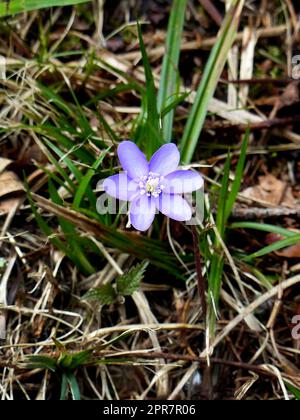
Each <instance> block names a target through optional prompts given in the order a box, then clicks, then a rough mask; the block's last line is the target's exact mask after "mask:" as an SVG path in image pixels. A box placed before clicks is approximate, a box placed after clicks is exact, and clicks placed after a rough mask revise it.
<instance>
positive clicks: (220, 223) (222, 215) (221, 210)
mask: <svg viewBox="0 0 300 420" xmlns="http://www.w3.org/2000/svg"><path fill="white" fill-rule="evenodd" d="M230 164H231V154H230V153H228V155H227V159H226V162H225V165H224V172H223V180H222V185H221V190H220V196H219V201H218V212H217V220H216V224H217V228H218V230H219V232H220V234H221V236H222V238H223V236H224V233H225V227H226V222H227V220H226V206H227V198H228V191H229V175H230Z"/></svg>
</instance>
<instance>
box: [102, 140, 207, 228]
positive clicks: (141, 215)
mask: <svg viewBox="0 0 300 420" xmlns="http://www.w3.org/2000/svg"><path fill="white" fill-rule="evenodd" d="M118 157H119V160H120V163H121V165H122V167H123V169H124V172H120V173H119V174H117V175H113V176H110V177H109V178H107V179H106V180H105V181H104V184H103V186H104V190H105V192H106V193H107V194H109V195H110V196H112V197H114V198H117V199H119V200H124V201H130V210H129V212H130V221H131V224H132V225H133V227H134V228H135V229H137V230H140V231H145V230H147V229H149V227H150V226H151V224H152V222H153V220H154V217H155V213H156V210H159V211H160V212H161V213H163V214H164V215H165V216H168V217H170V218H171V219H174V220H177V221H188V220H190V219H191V218H192V209H191V207H190V205H189V204H188V202H187V201H186V200H185V199H184V198H183V197H182V194H185V193H191V192H193V191H196V190H198V189H200V188H201V187H202V186H203V178H202V177H201V175H200V174H198V173H197V172H194V171H191V170H177V168H178V165H179V161H180V154H179V150H178V148H177V146H176V145H175V144H173V143H168V144H165V145H164V146H162V147H161V148H160V149H158V150H157V151H156V152H155V153H154V155H153V156H152V158H151V159H150V162H148V161H147V159H146V156H145V155H144V153H142V152H141V151H140V149H139V148H138V147H137V146H136V144H135V143H133V142H131V141H123V142H122V143H120V145H119V147H118Z"/></svg>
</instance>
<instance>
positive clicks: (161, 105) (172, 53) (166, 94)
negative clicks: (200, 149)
mask: <svg viewBox="0 0 300 420" xmlns="http://www.w3.org/2000/svg"><path fill="white" fill-rule="evenodd" d="M186 5H187V0H174V1H173V4H172V10H171V15H170V19H169V24H168V33H167V41H166V54H165V56H164V60H163V65H162V71H161V79H160V85H159V90H158V97H157V106H158V111H159V113H160V114H161V113H162V111H163V110H164V109H165V108H166V107H168V106H169V105H170V103H171V102H172V96H173V95H174V94H175V93H176V84H177V78H178V62H179V55H180V45H181V36H182V30H183V25H184V16H185V9H186ZM173 118H174V108H172V109H170V111H169V112H168V113H167V114H166V115H165V116H164V117H163V118H162V131H163V138H164V140H165V141H166V142H170V141H171V139H172V129H173Z"/></svg>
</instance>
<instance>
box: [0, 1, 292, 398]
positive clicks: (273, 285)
mask: <svg viewBox="0 0 300 420" xmlns="http://www.w3.org/2000/svg"><path fill="white" fill-rule="evenodd" d="M119 3H120V4H119V5H118V9H117V10H119V13H120V16H121V15H122V19H121V20H123V21H125V22H126V24H125V25H122V23H121V22H120V20H118V18H117V16H116V15H113V16H112V18H111V19H109V17H108V16H109V15H108V14H109V13H112V10H111V8H109V7H108V6H107V10H106V9H105V8H106V5H104V9H103V7H102V5H103V2H101V1H98V2H96V1H95V2H94V3H93V6H92V5H81V6H79V7H77V8H76V9H72V8H56V9H54V10H53V11H52V12H51V13H50V12H49V11H48V10H45V11H42V12H41V11H39V12H32V13H29V14H24V15H17V16H15V17H12V18H10V19H9V20H2V21H1V23H0V31H1V34H0V37H1V44H0V54H2V55H5V56H6V57H7V63H6V64H7V69H6V70H7V78H6V79H5V80H1V81H0V163H1V162H4V161H3V159H10V162H9V166H6V163H5V167H3V169H2V166H1V165H0V170H1V172H4V171H8V170H10V171H12V172H14V173H15V174H16V175H17V177H18V180H19V182H20V183H21V185H22V188H23V187H24V188H27V189H28V190H29V191H30V193H31V198H32V201H33V203H34V206H35V208H36V214H34V213H33V209H32V207H31V206H30V202H29V200H28V193H24V190H23V191H22V188H20V189H19V190H17V191H15V190H11V191H8V192H7V193H5V194H3V195H2V196H0V214H1V216H0V223H1V225H0V257H1V258H0V396H1V398H2V399H4V400H5V399H7V400H12V399H39V400H44V399H57V398H59V396H60V387H61V377H62V374H63V372H66V371H68V369H69V368H70V360H71V359H72V360H73V361H74V359H76V357H77V356H78V355H79V354H80V352H82V351H85V350H87V351H89V353H88V354H87V355H86V357H84V358H83V359H82V361H81V362H80V363H78V365H77V366H75V367H74V369H71V370H72V373H75V376H76V379H77V382H78V384H79V388H80V394H81V397H82V398H84V399H112V400H117V399H158V398H166V399H169V400H173V399H182V400H184V399H209V398H213V399H218V398H219V399H237V400H239V399H250V400H255V399H263V400H274V399H290V398H294V396H293V393H292V392H291V387H290V386H292V387H293V388H296V389H298V390H299V389H300V373H299V367H298V366H299V355H300V347H299V343H300V341H299V340H296V339H293V338H292V336H291V329H292V327H293V325H292V318H293V316H295V315H297V314H299V282H300V275H299V272H300V267H299V263H298V260H299V256H298V257H296V258H289V257H287V256H282V255H281V256H280V255H277V254H276V253H269V254H267V255H264V256H262V257H260V258H257V259H255V260H254V261H252V262H251V264H250V263H249V264H247V263H246V262H245V261H243V259H242V258H241V255H248V254H251V253H252V252H254V251H255V250H257V249H260V248H263V246H265V242H264V241H265V236H264V234H261V232H258V233H257V231H255V234H254V235H253V231H251V230H250V231H249V230H247V229H230V230H229V231H228V234H227V235H226V238H225V239H224V238H223V237H222V235H221V234H220V232H219V231H218V229H217V228H216V223H215V216H216V212H217V209H216V199H215V197H216V194H217V193H218V187H219V186H220V184H221V183H222V174H223V171H224V163H225V159H226V156H227V150H228V147H232V146H233V159H232V163H231V172H230V176H231V177H232V176H233V174H234V169H235V166H236V163H237V161H236V155H238V154H239V144H240V139H241V132H243V131H244V129H245V126H246V125H248V124H250V126H251V125H253V126H254V129H253V131H252V132H251V137H250V148H249V150H248V154H247V164H246V167H245V171H244V186H245V187H248V186H253V185H257V184H258V182H259V181H258V178H259V175H262V174H264V173H273V174H274V175H275V176H277V177H278V178H280V179H282V180H283V181H284V182H285V183H286V185H287V186H290V187H291V188H292V193H293V197H294V198H295V203H296V206H297V207H296V209H291V211H290V212H289V211H288V210H287V209H286V208H285V207H284V206H282V205H281V203H279V204H274V205H272V204H270V203H269V202H268V201H263V200H262V199H260V198H258V197H255V196H253V197H249V196H245V195H244V194H243V193H240V194H239V195H238V199H237V203H236V207H235V209H234V213H233V218H232V220H231V222H233V221H235V220H236V219H239V218H240V216H239V214H240V213H243V215H242V217H241V218H242V219H243V220H253V217H255V214H254V216H253V211H252V213H251V210H252V208H253V207H254V208H259V209H260V211H261V213H260V214H259V217H258V216H257V217H256V219H257V222H258V223H262V222H263V221H264V222H269V223H270V224H273V225H274V226H277V227H283V228H288V229H290V228H292V229H294V230H297V232H299V198H300V189H299V180H300V167H299V144H300V142H299V138H300V137H299V136H300V132H299V115H298V114H297V109H296V107H297V106H299V98H297V97H295V95H294V96H292V97H291V96H290V97H288V98H286V96H285V97H284V95H285V92H286V80H287V79H288V78H289V77H290V73H291V68H290V67H289V66H290V64H289V63H290V62H291V60H290V59H291V57H290V55H291V54H292V51H293V46H294V45H296V42H297V40H299V34H298V30H299V19H298V18H297V16H299V13H300V10H297V8H296V6H293V5H292V3H291V2H284V10H283V9H282V6H281V3H280V2H277V1H274V2H273V1H272V2H265V1H261V2H258V3H259V5H260V9H259V10H260V12H259V13H257V11H256V8H254V6H253V2H251V1H249V2H246V6H245V10H244V14H243V19H242V24H241V28H240V30H241V32H240V33H239V34H238V35H237V37H236V44H235V45H238V46H239V47H241V48H238V47H234V48H233V49H232V50H231V53H230V57H229V60H228V61H229V62H228V67H229V68H230V74H231V75H232V76H233V77H234V78H236V79H240V80H244V79H247V80H248V81H249V79H251V80H252V82H251V81H250V82H249V83H243V84H240V83H234V84H229V86H228V81H226V78H227V77H228V73H227V71H225V72H224V73H223V75H222V83H220V84H219V87H218V90H217V93H216V97H215V98H214V99H213V100H212V101H211V102H210V105H209V116H208V118H207V125H206V126H205V129H204V131H203V133H202V136H201V139H200V142H199V145H198V148H197V151H196V153H195V156H194V160H193V163H192V166H193V167H196V168H200V170H201V171H202V172H203V175H204V177H205V179H206V181H207V185H206V197H205V200H206V209H207V217H206V219H205V220H204V223H203V226H202V230H201V231H200V242H201V251H202V254H205V252H204V249H203V241H205V244H206V248H208V249H209V250H211V252H212V253H213V252H214V245H213V242H212V239H211V238H212V236H211V235H216V237H217V238H218V241H219V243H220V244H221V245H220V251H219V252H220V254H221V255H222V257H224V261H225V264H224V270H223V284H222V290H221V301H220V307H219V309H216V310H217V311H218V314H217V315H218V323H217V327H216V334H215V336H214V337H213V339H212V340H211V341H210V340H209V338H210V337H209V333H208V329H207V326H206V323H205V319H204V318H205V316H204V314H203V305H201V299H200V297H199V294H198V281H197V280H198V277H199V272H198V276H197V272H196V268H195V263H194V260H193V254H194V248H193V241H192V235H191V231H190V229H189V228H187V227H183V226H181V225H180V224H178V223H173V222H172V223H169V222H167V221H166V220H160V221H161V223H160V225H157V226H155V227H154V228H153V230H152V231H151V232H149V234H148V236H149V237H150V236H151V234H152V236H153V237H155V239H157V240H158V241H159V248H158V250H156V251H155V252H156V254H155V253H154V251H153V255H149V256H148V257H147V253H148V252H149V251H148V249H146V248H145V247H146V246H147V244H148V242H145V240H147V238H141V235H139V234H137V233H135V232H130V233H126V234H125V235H124V236H122V237H118V238H117V239H116V238H115V236H114V232H120V231H121V232H124V231H126V217H124V216H123V217H120V218H119V219H117V221H115V220H111V219H106V220H105V221H103V220H99V219H97V220H95V219H94V218H93V217H92V216H91V214H90V213H88V212H87V211H86V212H84V211H81V210H82V208H83V207H84V206H83V205H82V208H81V209H80V208H74V207H73V208H72V202H73V198H74V194H75V193H74V191H73V190H72V183H74V185H75V189H76V188H77V187H78V184H79V182H78V180H77V178H76V168H77V169H78V170H80V171H82V173H86V171H87V170H88V169H90V168H91V166H92V164H93V162H91V161H89V160H88V158H87V157H86V160H85V156H92V157H96V158H97V157H99V156H101V154H102V153H104V154H105V157H104V160H103V164H101V166H100V168H98V169H97V170H96V173H95V176H94V177H93V178H92V180H91V185H92V188H93V189H95V187H96V184H97V181H98V180H99V179H100V178H104V177H106V176H108V175H109V174H110V173H111V170H113V171H114V170H115V169H116V168H117V160H116V159H115V145H116V143H117V142H118V140H120V139H124V138H128V137H130V136H131V135H132V132H133V127H135V126H136V124H137V117H138V115H139V114H140V112H141V111H142V109H141V105H140V103H141V102H140V99H141V92H140V90H139V89H137V88H136V87H135V85H134V84H135V83H141V84H143V83H144V82H145V78H144V70H143V67H142V64H141V62H140V58H141V56H140V51H139V49H138V45H137V38H136V28H135V23H134V19H133V17H132V16H133V10H132V9H128V5H127V3H128V2H119ZM149 3H151V4H152V3H155V2H149ZM267 3H272V5H271V4H267ZM273 3H274V4H273ZM158 4H160V2H158ZM150 6H151V5H150ZM157 7H158V6H157ZM295 8H296V10H295ZM92 10H94V14H93V15H92ZM151 10H152V9H151V7H150V8H149V9H147V12H146V14H145V15H144V18H145V20H146V21H148V19H151V18H152V19H154V18H155V16H154V15H155V13H154V12H153V11H151ZM158 10H159V13H162V20H161V22H160V23H159V24H157V25H156V24H154V23H153V21H152V23H151V24H148V25H147V26H145V43H146V46H147V49H148V52H149V57H150V60H151V66H152V68H153V73H154V79H155V83H156V86H158V84H159V75H160V70H161V58H162V56H163V54H164V40H165V36H166V18H167V13H166V12H165V11H164V10H165V9H164V7H162V6H159V7H158ZM195 10H196V11H197V16H195V15H194V11H195ZM103 13H107V14H105V15H103ZM129 16H130V17H131V18H130V19H129V18H128V17H129ZM153 16H154V17H153ZM283 16H286V20H285V21H284V19H283ZM186 19H187V23H188V24H187V25H186V29H185V31H184V36H183V40H182V47H181V51H182V54H181V67H182V73H183V74H184V77H183V80H182V82H183V86H182V91H184V90H189V91H191V94H190V95H189V96H188V98H187V99H186V102H184V103H181V104H180V105H179V106H178V109H177V111H176V120H175V126H174V127H175V129H174V135H175V137H176V138H180V136H181V135H182V131H183V121H184V120H185V119H186V116H187V114H188V113H189V103H193V101H194V98H195V91H196V89H197V85H198V82H199V77H200V74H199V73H201V69H202V68H203V64H204V63H205V61H206V59H207V52H208V51H209V50H210V49H211V48H212V46H213V45H214V43H215V41H216V39H215V36H216V32H217V30H218V27H217V26H216V23H213V22H212V20H211V18H210V17H209V15H207V13H206V12H205V11H204V10H203V9H202V8H199V3H198V2H197V1H191V2H189V6H188V8H187V13H186ZM286 43H287V44H288V45H289V46H290V50H289V51H288V53H287V52H286V49H285V45H286ZM272 54H273V56H272ZM286 55H288V57H286ZM239 63H240V65H239ZM265 76H267V77H269V78H270V79H279V80H283V82H282V85H277V84H276V83H274V84H272V82H268V83H266V82H263V81H261V80H259V79H262V77H265ZM284 80H285V81H284ZM288 80H289V79H288ZM122 84H124V85H127V88H126V89H125V88H124V89H123V90H122V89H120V90H119V91H118V90H113V89H116V87H120V86H121V85H122ZM129 84H131V85H129ZM41 85H43V86H44V87H47V88H51V89H53V91H56V92H57V93H59V95H61V98H63V100H64V103H60V102H59V99H57V98H56V99H55V98H54V96H53V95H52V94H51V95H52V96H51V95H50V94H49V92H48V93H47V91H45V90H44V88H42V87H41ZM297 89H298V85H297ZM108 92H110V94H108ZM99 94H102V95H103V96H102V97H98V98H97V100H96V101H95V103H93V99H94V98H95V95H99ZM74 95H75V96H76V98H77V99H78V101H79V103H80V106H79V104H76V101H75V99H74ZM272 99H273V102H272ZM280 101H281V102H280ZM70 104H72V105H70ZM237 104H240V105H241V106H240V107H238V108H239V109H235V108H236V106H237ZM66 106H67V107H69V106H70V109H66ZM295 109H296V110H295ZM95 112H99V114H100V115H101V118H97V116H96V113H95ZM81 113H82V114H81ZM82 115H83V116H84V117H82V118H81V116H82ZM295 115H296V117H295ZM286 117H292V118H294V120H295V121H294V123H290V124H289V126H288V127H284V128H282V126H281V125H280V124H278V122H276V121H275V123H274V125H272V124H270V125H268V126H261V127H260V126H258V128H257V125H259V124H262V123H264V122H266V121H268V123H269V120H272V121H273V120H274V119H276V118H286ZM67 120H68V124H69V125H68V124H65V125H64V123H65V122H66V121H67ZM71 121H72V122H73V127H70V122H71ZM86 124H87V125H88V126H89V128H90V130H88V129H87V132H84V128H85V127H86ZM50 125H51V127H52V128H53V127H55V128H57V130H56V131H53V130H52V131H50V130H48V129H47V128H49V126H50ZM220 127H221V129H220ZM228 127H229V128H228ZM64 130H65V131H64ZM72 130H73V131H72ZM60 134H63V135H64V136H65V139H64V140H62V139H61V138H60ZM66 139H67V140H68V141H69V143H70V144H71V146H70V144H69V145H67V143H66ZM49 141H51V143H52V144H54V145H55V146H56V147H57V148H58V149H59V150H60V151H61V155H59V154H58V153H57V152H55V151H54V149H53V148H52V149H51V147H50V146H49V143H47V142H49ZM108 147H110V149H109V150H108V151H107V149H108ZM78 151H79V153H80V152H81V151H84V153H85V155H84V156H83V155H80V154H78ZM53 156H55V158H56V161H57V162H58V163H59V165H58V164H57V162H56V161H53V160H51V158H52V157H53ZM68 158H69V161H68ZM3 164H4V163H3ZM72 167H75V170H73V171H72ZM61 169H62V170H63V172H64V173H66V174H67V175H68V179H69V180H70V183H69V184H68V180H66V179H65V178H64V176H63V174H62V172H61ZM0 174H1V173H0ZM53 176H55V177H56V178H53ZM57 178H58V179H60V180H61V184H59V183H58V184H57V187H58V188H57V190H58V194H59V197H60V199H61V200H62V203H63V205H61V204H62V203H58V202H56V203H55V202H53V196H52V197H51V193H50V192H49V185H48V181H49V179H52V180H53V182H56V180H57ZM25 179H26V182H25ZM26 183H27V186H26ZM0 187H1V186H0ZM8 188H9V186H8ZM72 192H73V194H72ZM8 200H10V201H8ZM263 210H265V213H264V212H263ZM247 211H248V213H247ZM239 212H240V213H239ZM272 212H273V213H272ZM278 212H279V213H278ZM286 212H288V214H286ZM39 215H40V216H42V217H43V218H44V221H46V222H47V224H48V226H49V227H50V228H51V233H49V234H48V235H47V234H46V233H45V231H44V232H43V231H42V230H41V228H40V226H39V225H38V223H37V217H38V216H39ZM62 218H63V219H64V220H66V221H67V222H69V223H70V224H71V225H72V226H73V227H74V229H75V233H76V234H74V232H73V233H70V234H69V235H68V234H67V233H66V231H64V227H63V224H62V223H61V219H62ZM235 218H236V219H235ZM231 222H230V223H231ZM201 232H202V233H201ZM251 232H252V233H251ZM74 238H75V247H78V246H80V247H81V249H82V250H83V254H84V255H85V256H88V261H89V262H90V263H91V265H92V267H93V268H94V271H93V272H88V270H86V271H84V269H83V270H81V269H80V268H79V267H78V266H77V265H76V263H74V261H72V259H71V258H69V257H68V256H66V254H65V253H64V252H63V251H62V250H61V249H59V247H58V246H56V245H57V242H55V240H61V241H63V243H64V244H67V245H68V244H69V242H70V241H71V240H72V239H74ZM165 245H166V247H167V252H166V258H170V259H169V260H166V263H165V264H166V267H168V264H170V266H171V268H172V269H173V272H170V270H169V271H168V269H165V267H162V260H163V259H164V258H165V254H161V253H162V252H165V248H164V246H165ZM149 246H150V245H149ZM153 246H154V245H153ZM160 255H161V257H160ZM146 257H147V258H149V259H150V260H151V264H150V266H149V268H148V269H147V271H146V275H145V277H144V279H143V281H142V283H141V287H140V288H139V289H138V290H137V291H136V292H134V293H133V295H132V296H131V297H127V298H126V299H124V298H123V297H118V300H117V301H116V302H115V303H113V304H111V305H101V304H100V303H95V302H90V301H87V300H85V299H83V295H84V294H85V293H86V292H87V291H89V290H90V289H91V288H94V287H98V286H100V285H103V284H109V283H111V284H114V283H115V281H116V278H117V277H118V276H120V275H122V274H123V272H124V271H125V272H126V271H128V269H129V268H130V267H132V266H133V265H135V264H136V259H137V258H138V259H146ZM202 259H203V261H202V262H203V268H202V274H203V276H204V278H207V276H208V272H209V269H210V261H209V259H208V258H205V255H202ZM84 268H88V264H86V265H84ZM174 273H175V274H174ZM176 273H177V274H178V275H180V276H181V277H183V279H184V281H182V279H179V278H176ZM33 355H35V356H38V355H39V356H47V357H51V358H52V359H53V360H54V361H55V362H57V363H56V372H55V373H53V372H52V371H51V370H49V369H48V370H46V369H45V368H44V367H45V366H44V367H43V364H42V362H41V361H39V362H40V365H38V364H36V365H33V364H32V363H33V359H31V364H32V365H31V366H28V362H29V361H28V356H33ZM66 355H68V357H69V359H68V360H67V361H66V357H67V356H66ZM62 359H63V360H62ZM36 360H37V359H36ZM76 360H77V359H76ZM68 363H69V364H68ZM208 378H209V379H210V380H208ZM298 392H299V391H298Z"/></svg>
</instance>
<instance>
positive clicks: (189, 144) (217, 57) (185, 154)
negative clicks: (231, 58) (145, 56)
mask: <svg viewBox="0 0 300 420" xmlns="http://www.w3.org/2000/svg"><path fill="white" fill-rule="evenodd" d="M244 3H245V0H233V1H232V6H231V8H230V9H229V10H228V12H227V14H226V17H225V19H224V22H223V24H222V27H221V30H220V33H219V36H218V40H217V42H216V44H215V46H214V48H213V50H212V52H211V54H210V57H209V60H208V62H207V64H206V66H205V70H204V73H203V76H202V80H201V83H200V85H199V88H198V90H197V94H196V98H195V101H194V104H193V107H192V110H191V112H190V115H189V118H188V120H187V123H186V126H185V129H184V133H183V137H182V140H181V144H180V147H181V158H182V162H183V163H190V162H191V160H192V158H193V155H194V151H195V149H196V147H197V143H198V140H199V136H200V134H201V131H202V128H203V124H204V121H205V118H206V114H207V109H208V103H209V101H210V99H211V98H212V96H213V94H214V92H215V89H216V86H217V84H218V81H219V78H220V75H221V73H222V71H223V68H224V66H225V63H226V61H227V57H228V52H229V50H230V48H231V46H232V44H233V42H234V38H235V35H236V33H237V29H238V25H239V20H240V15H241V13H242V10H243V6H244Z"/></svg>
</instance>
